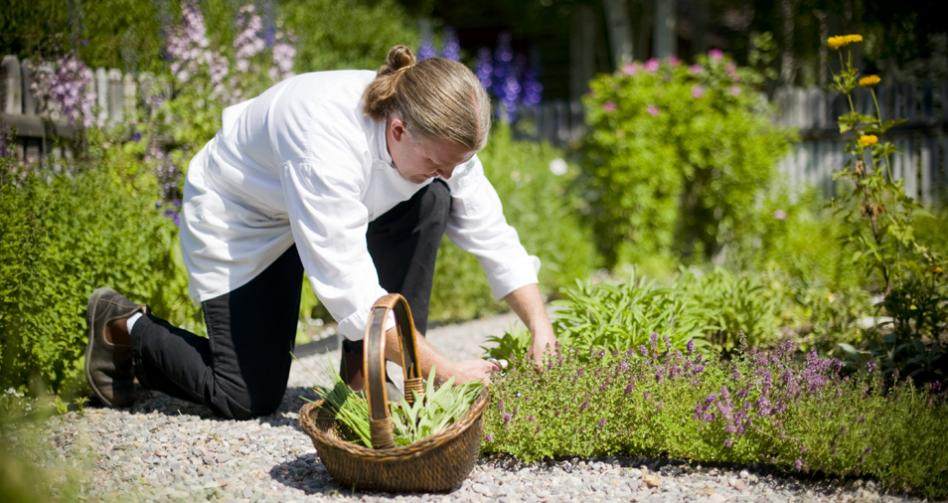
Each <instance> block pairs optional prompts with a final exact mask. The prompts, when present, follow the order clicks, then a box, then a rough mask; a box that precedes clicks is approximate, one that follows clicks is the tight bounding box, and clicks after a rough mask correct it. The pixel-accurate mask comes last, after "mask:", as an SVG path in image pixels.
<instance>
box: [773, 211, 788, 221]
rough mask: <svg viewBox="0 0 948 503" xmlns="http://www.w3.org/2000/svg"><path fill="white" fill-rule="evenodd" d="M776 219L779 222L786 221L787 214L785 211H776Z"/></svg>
mask: <svg viewBox="0 0 948 503" xmlns="http://www.w3.org/2000/svg"><path fill="white" fill-rule="evenodd" d="M774 218H775V219H777V220H786V219H787V212H786V211H783V210H775V211H774Z"/></svg>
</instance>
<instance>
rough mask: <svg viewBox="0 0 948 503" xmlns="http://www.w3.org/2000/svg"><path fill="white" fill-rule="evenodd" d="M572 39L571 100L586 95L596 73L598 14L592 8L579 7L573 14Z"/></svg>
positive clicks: (586, 6) (570, 56) (570, 57)
mask: <svg viewBox="0 0 948 503" xmlns="http://www.w3.org/2000/svg"><path fill="white" fill-rule="evenodd" d="M571 32H572V36H571V37H570V51H569V52H570V55H569V59H570V86H569V87H570V98H571V99H574V100H578V99H579V98H580V96H582V95H583V94H585V93H586V90H587V89H588V85H589V79H591V78H592V76H593V74H594V73H595V69H596V67H595V50H596V14H595V12H593V10H592V7H590V6H588V5H579V6H577V7H576V10H575V11H574V12H573V19H572V28H571Z"/></svg>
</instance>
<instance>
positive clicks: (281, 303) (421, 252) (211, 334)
mask: <svg viewBox="0 0 948 503" xmlns="http://www.w3.org/2000/svg"><path fill="white" fill-rule="evenodd" d="M450 205H451V197H450V193H449V192H448V188H447V185H445V184H444V183H442V182H440V181H435V182H432V183H431V184H430V185H428V186H427V187H425V188H424V189H422V190H421V191H419V192H418V193H417V194H415V195H414V196H413V197H412V198H411V199H410V200H408V201H405V202H403V203H401V204H399V205H398V206H395V207H394V208H392V209H391V210H390V211H388V212H387V213H385V214H384V215H381V216H380V217H378V218H377V219H375V220H374V221H372V222H371V223H370V224H369V228H368V232H367V234H366V240H367V242H368V247H369V253H370V254H371V255H372V260H373V262H375V267H376V269H377V270H378V273H379V279H380V283H381V285H382V288H384V289H385V290H387V291H389V292H399V293H401V294H402V295H404V296H405V297H406V298H407V299H408V302H409V304H410V305H411V309H412V315H413V316H414V319H415V324H416V326H417V327H418V330H419V331H420V332H421V333H424V332H425V330H426V328H427V324H428V303H429V300H430V298H431V284H432V280H433V277H434V267H435V260H436V258H437V253H438V246H439V244H440V242H441V237H442V235H443V234H444V229H445V226H446V224H447V218H448V213H449V211H450ZM302 285H303V265H302V263H301V262H300V258H299V254H298V253H297V251H296V246H295V245H294V246H292V247H290V249H288V250H287V251H286V252H285V253H284V254H283V255H282V256H280V258H278V259H277V260H276V261H275V262H274V263H273V264H272V265H270V266H269V267H268V268H267V269H266V270H264V271H263V272H261V273H260V274H259V275H258V276H257V277H255V278H254V279H253V280H251V281H250V282H249V283H247V284H245V285H243V286H241V287H239V288H237V289H235V290H233V291H231V292H229V293H226V294H224V295H221V296H219V297H216V298H213V299H210V300H207V301H204V302H203V303H202V304H201V307H202V308H203V310H204V320H205V323H206V324H207V334H208V338H203V337H198V336H197V335H194V334H192V333H190V332H188V331H186V330H183V329H181V328H178V327H174V326H172V325H171V324H169V323H168V322H167V321H164V320H162V319H160V318H158V317H156V316H154V314H152V313H149V314H148V316H143V317H142V318H139V320H138V322H136V323H135V326H134V328H133V329H132V332H131V340H132V345H133V347H134V351H133V353H134V362H135V363H134V365H135V375H136V376H137V377H138V380H139V382H140V383H141V384H142V385H143V386H144V387H146V388H149V389H155V390H159V391H163V392H165V393H168V394H169V395H172V396H175V397H178V398H182V399H185V400H189V401H192V402H197V403H203V404H205V405H207V406H208V407H210V408H211V409H212V410H213V411H214V412H215V413H217V414H219V415H221V416H224V417H228V418H235V419H246V418H251V417H254V416H260V415H266V414H270V413H272V412H273V411H275V410H276V409H277V407H279V405H280V402H281V401H282V399H283V394H284V392H285V391H286V383H287V379H288V378H289V374H290V359H291V357H290V351H291V350H292V349H293V346H294V341H295V339H296V327H297V321H298V319H299V305H300V294H301V288H302ZM344 349H345V350H347V351H353V350H360V349H361V341H359V342H357V343H352V342H350V341H345V343H344Z"/></svg>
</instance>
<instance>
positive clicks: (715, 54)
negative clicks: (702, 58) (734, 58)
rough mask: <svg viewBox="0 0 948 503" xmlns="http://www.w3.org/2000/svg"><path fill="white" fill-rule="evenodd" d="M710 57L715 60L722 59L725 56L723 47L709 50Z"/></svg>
mask: <svg viewBox="0 0 948 503" xmlns="http://www.w3.org/2000/svg"><path fill="white" fill-rule="evenodd" d="M708 57H709V58H711V59H712V60H713V61H720V60H721V58H723V57H724V52H722V51H721V49H711V50H710V51H708Z"/></svg>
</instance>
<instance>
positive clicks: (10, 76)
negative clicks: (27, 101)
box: [0, 56, 23, 114]
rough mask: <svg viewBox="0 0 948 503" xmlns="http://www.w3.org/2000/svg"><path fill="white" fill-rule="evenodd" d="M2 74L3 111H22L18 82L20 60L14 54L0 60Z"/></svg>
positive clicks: (20, 89) (19, 112) (0, 74)
mask: <svg viewBox="0 0 948 503" xmlns="http://www.w3.org/2000/svg"><path fill="white" fill-rule="evenodd" d="M0 76H2V84H0V85H2V92H3V112H4V113H8V114H21V113H23V98H22V94H21V93H22V89H23V87H22V84H21V83H20V62H19V61H18V60H17V59H16V56H4V57H3V61H2V62H0Z"/></svg>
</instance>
